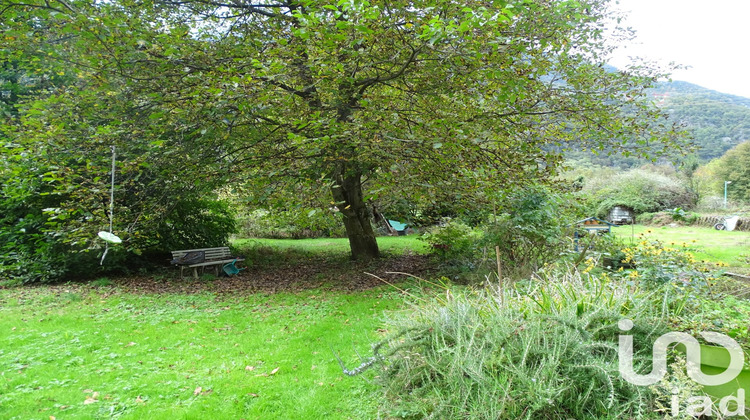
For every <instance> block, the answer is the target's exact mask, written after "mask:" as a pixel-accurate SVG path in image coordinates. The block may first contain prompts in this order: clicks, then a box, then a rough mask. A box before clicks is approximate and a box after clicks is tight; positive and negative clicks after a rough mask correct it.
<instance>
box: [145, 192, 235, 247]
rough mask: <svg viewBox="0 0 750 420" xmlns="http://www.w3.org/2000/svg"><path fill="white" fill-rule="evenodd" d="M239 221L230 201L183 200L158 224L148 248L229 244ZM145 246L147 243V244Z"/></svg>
mask: <svg viewBox="0 0 750 420" xmlns="http://www.w3.org/2000/svg"><path fill="white" fill-rule="evenodd" d="M236 232H237V224H236V222H235V219H234V214H233V212H232V210H231V209H230V208H229V204H228V203H226V202H222V201H214V200H205V199H204V200H199V199H196V200H191V201H180V202H178V203H176V204H175V205H174V206H173V207H172V211H171V212H170V213H169V215H168V216H167V217H166V218H164V220H163V221H162V222H161V223H160V224H159V225H158V226H157V227H156V232H155V234H154V235H152V236H151V237H150V238H149V237H148V236H146V237H144V239H146V238H149V239H151V240H152V241H153V242H152V244H149V245H150V246H148V248H151V249H157V250H160V251H173V250H176V249H195V248H212V247H218V246H226V245H228V244H229V235H231V234H233V233H236ZM144 246H146V244H144Z"/></svg>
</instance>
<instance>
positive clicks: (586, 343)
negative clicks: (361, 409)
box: [379, 274, 671, 419]
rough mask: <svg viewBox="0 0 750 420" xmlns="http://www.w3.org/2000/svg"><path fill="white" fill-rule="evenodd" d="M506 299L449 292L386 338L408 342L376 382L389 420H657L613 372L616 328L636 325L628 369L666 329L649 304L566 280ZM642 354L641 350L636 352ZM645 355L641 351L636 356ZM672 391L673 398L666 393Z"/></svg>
mask: <svg viewBox="0 0 750 420" xmlns="http://www.w3.org/2000/svg"><path fill="white" fill-rule="evenodd" d="M529 286H530V287H529V288H528V289H526V288H524V286H520V287H519V288H518V289H517V290H515V291H514V292H513V293H510V292H508V291H498V290H481V291H475V292H466V293H461V292H458V291H455V290H450V291H448V292H447V293H446V295H447V296H448V298H447V300H437V301H434V302H429V303H423V304H420V305H419V306H418V307H416V308H414V311H413V312H410V313H409V314H408V315H406V316H399V317H397V318H395V319H391V320H389V321H388V329H389V330H390V331H396V332H397V333H398V334H406V337H404V338H402V339H401V340H396V341H395V342H393V343H388V344H389V345H388V350H386V351H383V352H382V353H383V354H388V353H389V352H391V350H395V351H393V354H392V355H391V356H390V357H385V360H384V361H383V362H384V368H383V369H382V371H381V372H380V373H379V379H380V382H381V383H382V384H383V386H384V388H385V391H386V398H387V400H386V403H385V406H384V410H385V413H386V414H387V415H388V416H390V417H397V418H409V419H416V418H428V417H431V418H463V419H500V418H503V419H505V418H507V419H520V418H524V419H540V418H549V419H553V418H568V417H573V418H657V416H656V415H655V414H654V413H651V410H652V401H653V398H654V396H653V394H652V392H651V390H648V389H647V388H643V387H638V386H634V385H632V384H629V383H627V382H626V381H625V380H624V379H623V378H622V376H621V375H620V373H619V371H618V362H617V343H618V334H619V333H620V331H619V329H618V328H617V322H618V321H619V320H620V319H622V318H623V317H628V318H631V319H635V320H636V328H634V329H633V331H632V333H633V335H634V340H635V341H637V342H638V343H639V347H638V349H640V350H637V352H636V355H635V361H636V366H641V365H642V364H644V365H645V364H646V363H648V364H650V362H651V361H650V356H651V355H650V349H651V347H650V345H649V343H652V342H653V340H654V339H655V338H656V337H657V336H658V335H659V334H661V333H662V332H665V330H666V324H665V320H666V316H665V315H666V314H662V313H660V312H659V310H658V309H656V308H658V307H659V305H654V298H656V299H657V300H658V298H659V296H658V295H655V296H651V295H648V294H644V293H642V292H639V291H636V292H635V293H634V292H633V290H628V288H626V287H622V286H618V285H617V284H614V283H609V282H601V281H598V280H595V279H590V278H582V277H580V276H577V275H572V274H571V275H567V276H564V277H561V278H555V279H549V280H546V281H543V282H542V283H540V284H539V283H538V284H531V285H529ZM640 344H642V345H643V347H641V346H640ZM643 349H646V350H647V351H643ZM670 392H671V390H670Z"/></svg>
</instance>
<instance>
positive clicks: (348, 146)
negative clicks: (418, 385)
mask: <svg viewBox="0 0 750 420" xmlns="http://www.w3.org/2000/svg"><path fill="white" fill-rule="evenodd" d="M607 3H608V2H607V0H582V1H547V0H502V1H492V2H487V1H471V0H470V1H465V2H453V1H448V0H426V1H389V2H368V1H364V0H359V1H358V0H352V1H346V0H340V1H333V0H330V1H326V0H323V1H317V0H316V1H312V0H271V1H265V2H253V1H232V2H223V1H214V0H180V1H170V0H146V1H132V0H114V1H109V2H96V3H88V2H76V1H61V0H57V1H55V0H46V1H44V2H42V1H39V0H30V1H25V2H23V4H21V3H18V4H14V3H13V1H4V2H3V4H4V5H5V7H4V8H3V9H0V13H1V14H0V16H2V17H3V18H4V22H5V25H6V26H8V29H9V31H8V34H9V35H8V36H6V38H8V39H11V40H12V41H13V42H15V43H17V44H19V45H20V46H22V47H23V48H27V49H28V50H32V51H35V53H37V52H38V51H40V50H42V51H44V54H45V59H46V62H45V65H57V66H60V65H64V66H66V68H74V69H76V70H75V71H76V72H77V75H78V78H79V84H78V85H77V86H76V88H74V89H69V90H67V91H65V92H60V93H59V94H58V95H57V96H56V99H55V100H60V98H67V100H69V101H71V102H73V103H74V102H75V100H76V99H75V98H78V97H85V98H88V99H90V100H94V102H96V100H97V98H99V99H98V100H101V101H102V103H103V104H106V106H98V107H97V106H96V104H95V103H94V104H92V105H91V106H89V107H87V108H86V109H85V110H82V111H85V112H84V113H83V114H81V115H79V114H74V115H71V113H70V112H68V110H66V109H59V110H58V112H54V111H52V112H48V113H47V114H45V115H42V116H38V119H37V121H36V122H35V123H31V122H30V123H29V124H28V125H27V127H26V129H27V130H32V131H35V132H36V133H38V135H39V136H41V137H44V136H45V135H46V134H44V133H45V132H44V130H45V127H48V126H49V125H48V124H46V123H44V124H41V123H39V121H40V120H45V121H50V122H53V123H54V126H55V127H56V130H57V131H58V132H59V134H60V135H65V133H66V132H67V131H68V129H69V128H68V126H69V125H70V124H69V123H72V122H76V123H80V124H82V125H84V126H86V127H87V129H88V130H89V131H92V130H93V132H94V133H102V132H104V133H106V134H107V135H108V136H111V137H118V136H119V137H120V138H129V139H131V140H130V141H129V142H128V144H138V145H140V146H139V147H145V148H146V149H145V152H144V153H147V152H148V151H149V150H150V149H149V148H156V147H161V148H167V150H177V151H181V152H180V153H179V156H180V157H181V158H182V159H183V162H184V163H185V165H187V166H188V167H190V166H191V165H192V166H197V167H199V168H200V169H201V171H197V172H196V171H190V173H189V174H192V176H196V174H202V175H203V176H205V177H206V178H207V180H208V181H207V182H211V183H213V184H212V185H218V184H221V183H222V182H225V181H226V180H228V179H236V178H235V177H233V175H240V174H241V175H242V176H245V177H246V178H247V179H251V180H252V184H253V186H254V187H255V190H256V191H265V190H268V189H269V188H273V187H278V186H279V185H282V186H288V185H290V184H295V185H297V188H300V187H306V188H307V190H309V191H320V190H321V189H325V190H327V191H328V192H329V193H330V196H331V201H332V203H333V205H335V206H337V208H338V209H339V210H340V212H341V214H342V217H343V223H344V225H345V227H346V231H347V235H348V237H349V241H350V244H351V250H352V256H353V257H355V258H372V257H376V256H377V255H378V248H377V243H376V241H375V236H374V233H373V230H372V227H371V225H370V219H369V216H368V210H367V206H366V201H367V199H368V198H369V197H371V196H373V195H375V194H377V193H378V192H380V193H381V194H383V193H385V192H390V193H394V191H397V190H398V188H402V189H408V190H409V193H410V194H419V193H418V192H415V191H419V190H422V191H423V192H428V191H434V190H435V189H441V190H443V191H445V190H448V189H454V188H460V189H461V190H464V191H467V192H469V193H470V192H472V191H479V190H482V189H487V188H491V189H507V188H511V187H522V186H523V185H524V183H527V182H532V181H535V180H540V179H542V180H543V179H549V178H550V177H551V176H552V175H554V174H555V168H556V167H557V165H558V164H559V161H560V159H559V155H558V154H557V153H556V152H555V150H556V149H555V148H554V147H553V146H555V145H564V144H571V143H573V142H574V143H575V144H577V145H580V146H581V147H590V148H593V149H598V150H603V149H606V150H618V149H627V150H625V151H626V152H635V153H642V152H645V151H646V150H651V151H654V150H655V149H656V151H657V152H658V151H659V149H666V148H668V147H669V142H670V141H674V137H673V136H672V134H671V132H670V131H669V127H665V126H663V125H661V124H660V122H659V121H662V120H659V119H658V117H659V115H658V112H657V111H655V110H654V109H653V108H651V107H650V106H649V104H648V103H647V102H646V101H644V100H643V98H644V97H643V90H644V88H645V87H647V86H648V85H649V84H650V83H651V82H652V81H653V79H654V77H656V76H657V74H655V73H653V72H651V71H650V70H649V69H647V68H633V69H631V71H629V72H613V71H608V70H607V69H606V68H605V67H604V66H603V62H604V61H605V60H606V56H607V53H608V52H609V47H608V45H607V43H606V37H605V36H604V28H605V26H604V22H605V20H606V19H608V17H609V12H608V9H607ZM29 16H32V17H33V18H31V19H30V18H29ZM40 22H44V25H45V34H48V35H47V37H45V38H44V39H39V37H36V36H34V35H32V36H29V35H28V34H29V31H28V25H38V24H39V23H40ZM49 34H54V36H52V35H49ZM51 38H52V39H54V42H50V39H51ZM61 43H62V44H64V45H65V48H60V45H61ZM30 46H33V48H30ZM71 51H72V52H71ZM113 109H117V110H120V111H118V112H117V113H116V114H113V113H112V112H111V111H112V110H113ZM624 110H627V112H625V113H624V112H623V111H624ZM43 126H44V127H43ZM133 133H137V136H135V135H133ZM134 137H138V138H139V139H142V138H144V137H145V138H148V139H149V142H144V141H142V140H138V141H136V140H135V139H134ZM76 141H78V142H87V141H90V138H89V137H87V136H86V135H85V134H83V133H82V132H81V133H80V136H76ZM646 146H649V147H646ZM187 150H192V153H190V152H188V151H187ZM396 185H398V186H399V187H398V188H396V187H395V186H396ZM261 195H262V194H261Z"/></svg>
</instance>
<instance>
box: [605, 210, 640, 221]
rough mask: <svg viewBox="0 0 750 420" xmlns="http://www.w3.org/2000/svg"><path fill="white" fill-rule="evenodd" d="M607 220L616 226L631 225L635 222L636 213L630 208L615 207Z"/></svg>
mask: <svg viewBox="0 0 750 420" xmlns="http://www.w3.org/2000/svg"><path fill="white" fill-rule="evenodd" d="M607 220H609V221H610V222H611V223H614V224H616V225H629V224H632V223H633V222H634V221H635V212H634V211H633V209H631V208H630V207H626V206H614V207H612V209H611V210H610V211H609V214H608V215H607Z"/></svg>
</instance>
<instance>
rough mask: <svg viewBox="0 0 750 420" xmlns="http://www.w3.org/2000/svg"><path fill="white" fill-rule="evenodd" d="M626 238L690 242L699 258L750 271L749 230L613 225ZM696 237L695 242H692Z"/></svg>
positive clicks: (668, 242)
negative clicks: (640, 235) (730, 230)
mask: <svg viewBox="0 0 750 420" xmlns="http://www.w3.org/2000/svg"><path fill="white" fill-rule="evenodd" d="M613 232H615V234H616V235H618V236H619V237H621V238H623V239H624V240H626V241H630V240H631V239H634V240H636V241H637V239H638V235H639V234H644V235H646V236H647V237H652V238H656V239H659V240H661V241H663V242H665V243H666V244H667V245H669V244H670V243H676V244H681V243H683V242H684V243H687V244H688V246H689V247H690V248H691V249H692V250H693V253H694V255H695V257H696V258H698V259H705V260H707V261H712V262H723V263H726V264H728V265H729V268H728V269H727V270H728V271H733V272H739V273H750V232H739V231H732V232H727V231H719V230H715V229H712V228H706V227H695V226H677V227H671V226H662V227H652V226H642V225H634V226H621V227H618V228H613ZM693 241H695V242H693Z"/></svg>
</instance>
